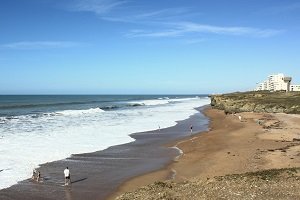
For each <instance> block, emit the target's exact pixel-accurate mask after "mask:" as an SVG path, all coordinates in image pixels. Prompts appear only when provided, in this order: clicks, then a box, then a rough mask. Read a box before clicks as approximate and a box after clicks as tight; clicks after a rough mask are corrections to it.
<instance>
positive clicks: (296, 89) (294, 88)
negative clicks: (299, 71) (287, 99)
mask: <svg viewBox="0 0 300 200" xmlns="http://www.w3.org/2000/svg"><path fill="white" fill-rule="evenodd" d="M290 91H295V92H299V91H300V85H291V86H290Z"/></svg>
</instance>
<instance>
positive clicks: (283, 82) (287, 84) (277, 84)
mask: <svg viewBox="0 0 300 200" xmlns="http://www.w3.org/2000/svg"><path fill="white" fill-rule="evenodd" d="M291 81H292V78H291V77H286V76H284V74H282V73H279V74H273V75H270V76H268V79H267V80H265V81H263V82H261V83H258V84H257V87H256V89H255V90H256V91H259V90H269V91H280V90H284V91H297V90H298V89H300V88H298V87H297V85H293V87H291ZM291 88H293V90H292V89H291ZM299 91H300V90H299Z"/></svg>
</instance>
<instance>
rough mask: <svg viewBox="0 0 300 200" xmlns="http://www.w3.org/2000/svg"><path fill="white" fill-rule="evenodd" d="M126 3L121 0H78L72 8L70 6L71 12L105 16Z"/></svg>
mask: <svg viewBox="0 0 300 200" xmlns="http://www.w3.org/2000/svg"><path fill="white" fill-rule="evenodd" d="M125 3H127V1H121V0H76V1H75V3H74V4H73V5H72V6H70V10H72V11H86V12H93V13H96V14H105V13H108V12H110V11H111V10H113V9H115V8H117V7H119V6H121V5H123V4H125Z"/></svg>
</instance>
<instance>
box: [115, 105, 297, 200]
mask: <svg viewBox="0 0 300 200" xmlns="http://www.w3.org/2000/svg"><path fill="white" fill-rule="evenodd" d="M205 114H206V115H207V116H208V117H209V118H210V119H211V122H210V131H207V132H204V133H201V134H197V135H195V136H193V137H190V138H186V139H183V140H179V141H177V142H174V143H171V144H169V145H170V146H176V147H178V148H180V149H181V150H182V151H183V154H182V155H181V157H180V158H179V159H178V160H176V161H174V162H172V163H171V164H170V165H167V166H166V167H165V168H163V169H162V170H159V171H156V172H152V173H149V174H146V175H143V176H139V177H135V178H133V179H131V180H130V181H127V182H125V183H124V184H122V185H121V186H120V187H119V188H118V191H117V192H116V193H114V194H113V195H111V196H110V199H115V197H116V196H118V195H120V194H122V193H124V192H127V191H132V190H135V189H136V188H139V187H141V186H143V185H148V184H150V183H153V182H155V181H159V180H170V179H172V180H173V181H175V182H182V181H185V180H191V179H194V178H197V179H203V180H207V179H209V178H212V177H215V176H223V175H227V174H240V173H244V172H254V171H258V170H264V169H273V168H288V167H300V156H299V155H300V141H299V140H300V117H299V115H288V114H266V113H241V114H238V115H241V116H242V121H240V120H239V118H238V115H225V114H224V112H223V111H220V110H215V109H210V108H209V109H207V110H206V111H205ZM169 174H172V176H169Z"/></svg>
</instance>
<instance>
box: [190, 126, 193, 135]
mask: <svg viewBox="0 0 300 200" xmlns="http://www.w3.org/2000/svg"><path fill="white" fill-rule="evenodd" d="M190 129H191V136H192V134H193V125H191V127H190Z"/></svg>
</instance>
